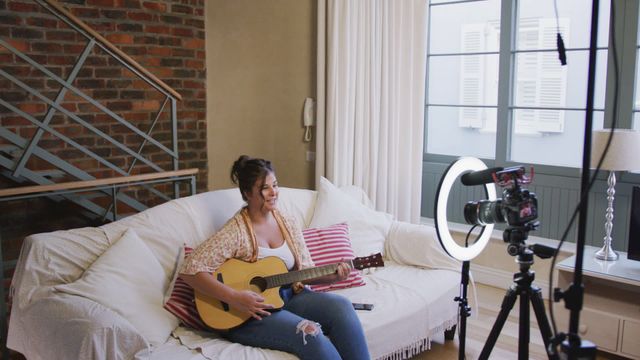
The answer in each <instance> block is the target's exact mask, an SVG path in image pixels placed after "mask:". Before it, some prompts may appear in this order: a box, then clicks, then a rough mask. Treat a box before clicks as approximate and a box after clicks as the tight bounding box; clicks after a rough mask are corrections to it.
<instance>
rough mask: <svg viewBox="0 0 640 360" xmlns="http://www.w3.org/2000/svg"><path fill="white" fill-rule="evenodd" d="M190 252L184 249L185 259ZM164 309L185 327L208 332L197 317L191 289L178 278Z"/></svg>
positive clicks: (186, 248)
mask: <svg viewBox="0 0 640 360" xmlns="http://www.w3.org/2000/svg"><path fill="white" fill-rule="evenodd" d="M192 251H193V249H192V248H190V247H188V246H185V247H184V257H185V259H186V257H187V256H188V255H189V254H191V252H192ZM176 271H180V269H176ZM164 308H165V309H166V310H167V311H168V312H170V313H172V314H173V315H175V316H176V317H177V318H178V319H180V321H181V322H182V323H183V324H184V325H185V326H187V327H190V328H193V329H196V330H210V329H209V327H208V326H207V325H206V324H205V323H204V322H203V321H202V319H201V318H200V315H198V309H196V303H195V294H194V292H193V288H192V287H191V286H190V285H189V284H187V283H186V282H184V280H182V278H180V276H176V281H175V282H174V285H173V290H171V296H170V297H169V299H167V301H166V302H165V303H164Z"/></svg>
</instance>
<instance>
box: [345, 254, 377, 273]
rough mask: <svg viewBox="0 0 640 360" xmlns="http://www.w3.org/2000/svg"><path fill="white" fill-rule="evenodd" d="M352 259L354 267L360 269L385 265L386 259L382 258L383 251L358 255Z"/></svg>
mask: <svg viewBox="0 0 640 360" xmlns="http://www.w3.org/2000/svg"><path fill="white" fill-rule="evenodd" d="M352 261H353V267H354V268H355V269H358V270H363V269H368V268H374V267H383V266H384V260H382V254H381V253H377V254H373V255H369V256H363V257H357V258H355V259H353V260H352Z"/></svg>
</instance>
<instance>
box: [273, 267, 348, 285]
mask: <svg viewBox="0 0 640 360" xmlns="http://www.w3.org/2000/svg"><path fill="white" fill-rule="evenodd" d="M345 262H346V263H347V264H349V267H351V268H352V269H353V261H351V260H347V261H345ZM337 270H338V264H329V265H323V266H318V267H314V268H309V269H302V270H296V271H289V272H286V273H283V274H277V275H271V276H265V277H264V279H265V280H266V282H267V289H269V288H274V287H276V286H284V285H289V284H293V283H294V282H296V281H304V280H309V279H315V278H319V277H322V276H326V275H331V274H334V273H335V272H336V271H337Z"/></svg>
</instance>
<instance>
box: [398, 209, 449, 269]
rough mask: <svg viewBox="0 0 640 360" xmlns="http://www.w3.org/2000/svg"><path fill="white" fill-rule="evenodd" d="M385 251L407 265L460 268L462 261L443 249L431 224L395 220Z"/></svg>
mask: <svg viewBox="0 0 640 360" xmlns="http://www.w3.org/2000/svg"><path fill="white" fill-rule="evenodd" d="M385 252H386V256H387V257H388V258H389V259H391V260H393V261H396V262H398V263H401V264H405V265H413V266H419V267H426V268H433V269H452V270H457V271H459V270H460V263H459V262H458V261H457V260H455V259H453V258H452V257H450V256H449V255H447V253H446V252H445V251H444V250H443V249H442V246H441V245H440V242H439V241H438V236H437V234H436V229H435V228H434V227H433V226H430V225H417V224H411V223H407V222H403V221H394V222H393V223H392V224H391V229H390V230H389V235H388V236H387V240H386V241H385Z"/></svg>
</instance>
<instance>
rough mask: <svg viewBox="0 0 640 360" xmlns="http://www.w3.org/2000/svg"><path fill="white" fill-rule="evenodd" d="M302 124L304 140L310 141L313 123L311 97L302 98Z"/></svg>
mask: <svg viewBox="0 0 640 360" xmlns="http://www.w3.org/2000/svg"><path fill="white" fill-rule="evenodd" d="M302 119H303V120H302V122H303V125H304V141H305V142H309V141H311V127H312V126H314V125H315V123H316V121H315V102H314V101H313V99H312V98H306V99H304V110H303V113H302Z"/></svg>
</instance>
